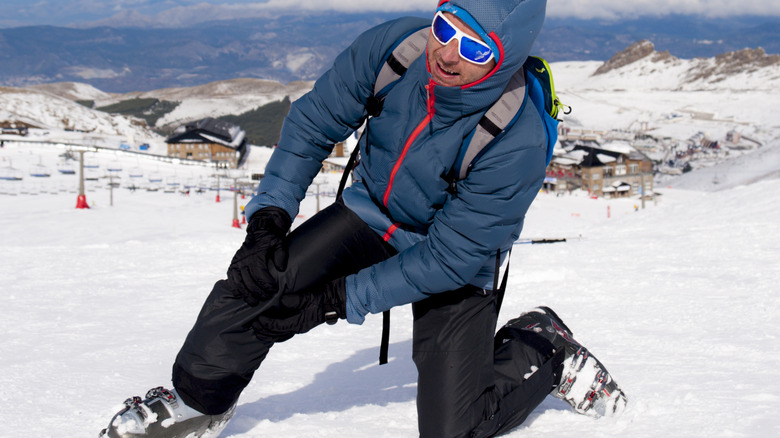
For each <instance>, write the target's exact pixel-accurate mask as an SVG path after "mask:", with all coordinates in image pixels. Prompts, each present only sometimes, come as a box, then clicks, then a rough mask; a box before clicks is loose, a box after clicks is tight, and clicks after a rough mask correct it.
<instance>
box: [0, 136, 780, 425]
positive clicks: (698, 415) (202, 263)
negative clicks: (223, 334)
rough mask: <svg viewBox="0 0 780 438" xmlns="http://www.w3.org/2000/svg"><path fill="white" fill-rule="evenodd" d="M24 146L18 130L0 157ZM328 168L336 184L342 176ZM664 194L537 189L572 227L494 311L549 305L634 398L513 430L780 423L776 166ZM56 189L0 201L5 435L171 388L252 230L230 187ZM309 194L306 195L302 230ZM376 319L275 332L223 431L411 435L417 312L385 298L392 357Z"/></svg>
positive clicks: (90, 420)
mask: <svg viewBox="0 0 780 438" xmlns="http://www.w3.org/2000/svg"><path fill="white" fill-rule="evenodd" d="M29 147H30V146H29V145H20V146H17V145H15V144H7V145H6V146H5V147H4V148H3V149H0V154H1V155H2V156H3V158H9V159H10V157H11V156H16V157H18V156H19V155H20V154H21V155H23V154H24V153H25V152H26V150H23V149H22V148H29ZM58 152H60V151H58ZM55 154H56V152H55ZM28 155H29V154H28ZM42 155H43V154H42ZM759 158H760V156H759ZM19 160H20V159H19V158H17V159H16V161H19ZM16 161H14V162H16ZM44 161H45V160H44ZM139 165H140V166H146V170H147V173H148V172H149V171H151V170H154V169H155V167H154V164H145V163H143V162H141V163H139ZM743 166H748V164H743ZM150 168H151V170H150ZM163 170H164V169H163ZM157 171H159V169H158V170H157ZM179 172H180V173H181V172H182V171H181V170H180V171H179ZM52 178H54V177H52ZM61 178H64V177H61ZM70 178H73V177H70ZM323 178H324V179H325V180H327V181H328V182H329V183H330V184H332V185H333V186H334V187H335V185H336V184H337V180H338V175H337V174H326V175H324V176H323ZM26 179H27V178H26ZM74 180H75V179H72V180H70V181H71V183H73V181H74ZM323 191H326V190H323ZM660 191H661V192H662V193H663V196H661V197H660V198H659V200H658V201H657V203H656V202H651V201H650V202H647V203H646V208H645V209H641V208H638V209H637V210H636V211H635V206H636V207H639V201H638V200H636V199H624V200H609V201H608V200H603V199H590V198H589V197H587V196H585V195H584V194H582V193H577V192H575V193H574V194H572V195H565V196H562V197H557V196H554V195H553V194H544V193H541V194H539V196H538V198H537V200H536V201H535V202H534V204H533V205H532V207H531V210H530V211H529V214H528V218H527V222H526V226H525V231H524V237H529V238H558V237H568V238H569V240H568V241H567V242H566V243H556V244H549V245H517V246H515V251H514V253H513V256H512V259H511V264H512V266H511V270H510V281H509V290H508V292H507V297H506V300H505V304H504V307H503V308H502V312H501V316H500V321H506V320H507V319H509V318H511V317H513V316H516V315H518V314H519V313H520V312H522V311H523V310H526V309H528V308H531V307H533V306H536V305H540V304H545V305H549V306H551V307H553V308H554V309H556V311H557V312H558V313H559V314H560V315H561V316H562V318H564V320H565V322H566V323H567V325H569V327H571V328H572V330H573V331H574V334H575V337H576V338H577V339H578V340H579V341H580V342H582V343H583V344H584V345H586V346H587V347H589V348H590V349H591V350H592V351H593V352H594V354H596V356H597V357H598V358H599V359H600V360H602V361H603V362H604V363H605V365H606V366H607V367H608V369H609V370H610V372H611V373H612V374H613V376H614V377H615V379H616V380H617V381H618V383H619V384H620V385H621V386H622V387H623V389H624V390H625V392H626V393H627V395H628V397H629V406H628V409H627V410H626V412H625V413H624V414H623V415H622V416H620V417H618V418H614V419H600V420H594V419H592V418H589V417H585V416H581V415H578V414H576V413H574V412H573V411H572V410H570V409H569V408H568V406H567V405H565V404H564V403H563V402H561V401H559V400H556V399H553V398H551V397H548V399H547V400H546V401H545V402H544V403H543V404H542V405H541V406H540V407H539V408H538V409H537V410H536V411H535V412H534V413H533V414H532V415H531V417H530V418H529V419H528V421H526V423H525V424H524V425H522V426H521V427H520V428H518V429H517V430H515V431H513V432H512V433H510V434H509V435H507V436H517V437H521V436H542V435H547V434H552V435H554V436H558V437H579V436H582V434H583V433H587V434H588V435H589V436H626V435H628V436H632V437H656V436H744V437H752V436H759V437H763V436H775V435H776V434H777V432H780V420H777V419H776V416H775V415H774V414H773V409H772V408H773V407H774V405H776V403H777V401H778V399H780V396H778V395H777V394H778V390H779V389H780V388H779V387H778V384H777V383H776V380H775V379H774V374H773V368H772V367H771V366H767V364H773V363H778V361H780V351H778V347H777V345H778V343H777V333H778V328H780V323H778V322H777V318H776V315H777V312H778V311H780V309H779V308H778V307H779V306H778V297H777V293H776V284H777V283H778V281H780V272H779V271H778V269H777V260H778V257H780V247H778V245H777V244H776V243H777V242H778V241H780V240H779V239H780V231H778V228H777V226H776V223H775V222H776V218H777V216H778V214H780V202H779V201H780V199H778V198H780V195H779V193H780V180H779V179H767V180H764V181H760V182H757V183H755V184H752V185H749V186H738V187H735V188H732V189H727V190H721V191H718V192H709V193H707V192H696V191H687V190H679V189H662V190H660ZM56 193H57V194H52V193H48V194H39V195H37V196H32V195H26V196H25V195H17V196H2V195H0V203H2V207H3V214H2V215H0V241H1V242H2V245H1V246H0V284H2V285H3V296H4V298H5V300H4V305H3V307H2V310H0V332H2V333H4V336H3V337H2V340H0V349H1V350H2V351H3V354H2V356H1V357H0V370H2V373H0V387H2V388H3V391H2V395H0V400H2V402H3V405H4V406H5V409H3V410H2V411H0V422H2V424H3V435H4V436H9V437H28V436H94V434H96V433H97V432H98V431H99V430H100V429H101V428H103V427H105V426H106V425H107V424H108V421H109V420H110V418H111V416H112V415H113V414H114V413H115V411H117V410H118V409H119V408H120V407H121V402H122V401H123V400H124V399H125V398H127V397H129V396H131V395H135V394H138V395H143V393H144V392H145V391H146V390H147V389H149V388H151V387H153V386H158V385H167V384H168V383H169V379H170V366H171V364H172V362H173V359H174V357H175V354H176V352H177V350H178V348H179V346H180V344H181V342H182V341H183V338H184V336H185V335H186V333H187V331H188V330H189V328H190V326H191V324H192V323H193V321H194V319H195V317H196V315H197V313H198V310H199V308H200V305H201V303H202V301H203V300H204V298H205V297H206V295H207V294H208V292H209V291H210V287H211V285H212V284H213V282H214V281H216V280H218V279H220V278H223V277H224V273H225V270H226V269H227V266H228V264H229V262H230V259H231V257H232V254H233V252H234V251H235V250H236V248H238V246H239V245H240V244H241V241H242V240H243V232H242V231H241V230H237V229H234V228H232V227H231V226H230V224H231V221H232V214H233V203H232V202H229V200H230V198H229V196H230V195H229V194H223V202H221V203H216V202H215V197H214V194H213V192H207V193H205V194H202V195H195V194H193V195H190V196H189V197H187V196H182V195H178V194H166V193H162V192H146V191H136V192H134V193H133V192H130V191H128V190H126V189H115V190H114V194H113V196H114V206H113V207H110V206H109V193H108V191H107V190H106V189H96V190H95V191H92V192H88V193H87V199H88V202H89V203H90V204H92V205H93V208H91V209H90V210H76V209H75V208H74V207H75V203H76V199H75V194H73V193H70V192H65V193H62V192H56ZM226 201H227V202H226ZM247 201H248V199H246V200H240V202H241V205H243V204H244V203H245V202H247ZM328 201H332V198H328V199H325V200H323V205H324V204H325V203H327V202H328ZM315 205H316V200H315V199H313V197H312V196H310V197H307V198H306V199H305V200H304V202H303V206H302V209H301V212H302V215H303V216H304V217H302V218H298V219H297V220H296V225H297V224H299V223H300V221H301V220H303V219H305V217H308V216H310V215H312V214H313V213H314V209H315ZM608 212H609V213H608ZM380 327H381V318H379V317H377V316H374V317H369V318H368V320H367V322H366V323H365V324H364V325H363V326H351V325H348V324H346V323H344V322H340V323H339V324H337V325H335V326H333V327H330V326H323V327H319V328H317V329H315V330H314V331H312V332H311V333H309V334H307V335H304V336H299V337H297V338H294V339H293V340H291V341H289V342H287V343H284V344H281V345H278V346H276V347H275V348H274V349H273V351H272V353H271V354H270V355H269V357H268V359H267V360H266V362H265V363H264V364H263V366H262V368H261V369H260V371H259V372H258V373H257V374H256V376H255V379H254V381H253V382H252V383H251V384H250V386H249V387H248V388H247V389H246V391H245V392H244V394H243V395H242V398H241V400H240V404H239V406H238V410H237V413H236V416H235V418H234V420H233V421H232V422H231V423H230V424H229V425H228V427H227V429H226V430H225V432H223V435H222V436H224V437H236V438H239V437H259V436H296V437H309V436H320V437H364V436H382V437H391V436H392V437H397V436H416V434H417V432H416V410H415V381H416V372H415V370H414V366H413V364H412V362H411V312H410V310H409V308H408V307H405V308H401V309H397V310H395V311H394V312H393V325H392V327H393V328H392V333H391V346H390V355H391V359H390V363H389V364H388V365H385V366H382V367H379V366H378V365H377V358H378V343H379V333H380ZM31 419H35V421H31Z"/></svg>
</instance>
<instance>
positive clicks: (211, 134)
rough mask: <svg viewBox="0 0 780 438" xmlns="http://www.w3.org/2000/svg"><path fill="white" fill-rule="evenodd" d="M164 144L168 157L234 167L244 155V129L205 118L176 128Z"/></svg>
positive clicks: (245, 147)
mask: <svg viewBox="0 0 780 438" xmlns="http://www.w3.org/2000/svg"><path fill="white" fill-rule="evenodd" d="M165 143H167V144H168V156H169V157H173V158H182V159H188V160H199V161H210V162H214V163H217V166H218V167H225V168H230V169H235V168H237V167H238V165H239V163H241V162H242V160H243V158H244V156H245V155H246V151H247V145H246V132H245V131H244V130H243V129H241V128H240V127H239V126H236V125H234V124H232V123H228V122H225V121H222V120H217V119H214V118H211V117H207V118H205V119H202V120H198V121H195V122H192V123H187V124H185V125H182V126H180V127H178V128H177V129H176V130H175V131H174V132H173V134H171V135H170V136H169V137H168V138H167V139H166V140H165Z"/></svg>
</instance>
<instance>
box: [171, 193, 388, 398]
mask: <svg viewBox="0 0 780 438" xmlns="http://www.w3.org/2000/svg"><path fill="white" fill-rule="evenodd" d="M288 239H289V242H288V243H289V259H288V263H287V270H286V271H285V272H283V273H281V276H280V278H279V284H280V293H285V292H287V291H290V292H294V291H296V290H300V289H303V288H306V287H308V286H311V285H313V284H314V283H316V282H318V281H328V280H330V279H332V278H335V277H339V276H343V275H347V274H349V273H353V272H357V271H358V270H360V269H362V268H363V267H366V266H370V265H372V264H374V263H377V262H379V261H381V260H384V259H386V258H388V257H390V256H392V255H393V253H394V251H395V250H394V249H393V248H392V247H390V246H389V245H388V244H387V243H386V242H384V241H383V240H382V239H381V238H380V237H379V236H378V235H377V234H376V233H375V232H374V231H373V230H371V229H370V228H369V227H368V226H367V225H366V224H365V223H363V221H361V220H360V218H358V217H357V216H356V215H355V214H354V213H353V212H352V211H351V210H349V209H348V208H347V207H346V206H344V204H343V203H341V202H336V203H334V204H333V205H331V206H329V207H328V208H326V209H325V210H323V211H321V212H320V213H318V214H317V215H315V216H313V217H312V218H311V219H310V220H308V221H306V222H305V223H303V224H301V226H299V227H298V228H296V229H295V230H294V231H293V232H292V233H290V235H289V237H288ZM271 304H273V303H272V302H271V303H261V304H260V305H258V306H255V307H252V306H249V305H248V304H246V303H245V302H244V300H243V298H242V297H241V296H239V295H237V294H235V293H234V292H233V291H232V290H230V288H229V287H228V285H227V282H226V281H219V282H217V283H216V284H215V285H214V289H213V290H212V292H211V295H209V297H208V299H207V300H206V302H205V304H204V305H203V309H202V310H201V312H200V315H199V316H198V319H197V321H196V322H195V325H194V326H193V328H192V330H191V331H190V333H189V335H188V336H187V338H186V340H185V342H184V345H183V346H182V349H181V350H180V352H179V355H178V356H177V358H176V363H175V364H174V367H173V384H174V387H175V388H176V389H177V391H178V392H179V393H180V394H181V397H182V398H183V399H184V400H185V402H186V403H187V404H188V405H190V406H192V407H193V408H195V409H198V410H199V411H201V412H203V413H222V412H224V411H225V410H227V409H229V408H230V406H232V405H233V404H234V403H235V402H236V400H237V399H238V396H239V395H240V393H241V391H242V390H243V389H244V388H245V387H246V385H247V384H249V381H250V380H251V378H252V375H253V373H254V372H255V370H257V368H258V367H259V366H260V364H261V363H262V361H263V360H264V359H265V357H266V355H267V354H268V351H269V349H270V348H271V346H272V345H273V342H268V341H261V340H259V339H258V338H257V337H256V336H255V333H254V331H253V330H252V328H251V325H252V322H253V321H254V320H255V319H256V318H257V316H258V315H259V314H260V313H261V312H262V311H264V310H265V309H267V308H268V306H269V305H271Z"/></svg>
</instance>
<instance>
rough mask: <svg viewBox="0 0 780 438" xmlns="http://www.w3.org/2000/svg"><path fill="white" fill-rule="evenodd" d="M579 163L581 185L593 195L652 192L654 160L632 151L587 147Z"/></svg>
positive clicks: (605, 195) (620, 195)
mask: <svg viewBox="0 0 780 438" xmlns="http://www.w3.org/2000/svg"><path fill="white" fill-rule="evenodd" d="M575 150H583V151H584V152H585V154H584V155H583V160H582V162H580V164H579V168H580V176H581V180H582V188H583V189H584V190H587V191H588V192H589V193H590V194H591V195H595V196H603V197H610V198H621V197H629V196H638V195H641V194H646V193H652V192H653V162H652V161H650V160H649V159H648V158H647V157H645V156H644V155H642V154H640V153H639V152H636V151H634V150H632V151H614V150H608V149H599V148H593V147H590V148H584V147H581V149H576V148H575Z"/></svg>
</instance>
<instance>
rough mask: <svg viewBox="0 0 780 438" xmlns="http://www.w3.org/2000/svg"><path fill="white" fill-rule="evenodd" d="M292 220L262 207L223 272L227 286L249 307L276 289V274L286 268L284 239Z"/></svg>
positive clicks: (275, 208) (278, 210) (262, 300)
mask: <svg viewBox="0 0 780 438" xmlns="http://www.w3.org/2000/svg"><path fill="white" fill-rule="evenodd" d="M291 223H292V221H291V220H290V216H289V215H288V214H287V212H286V211H284V210H282V209H281V208H278V207H265V208H262V209H260V210H258V211H256V212H255V213H254V214H253V215H252V217H251V219H250V220H249V225H248V226H247V227H246V239H244V243H243V244H242V245H241V248H239V249H238V251H236V255H235V256H233V261H231V262H230V267H229V268H228V271H227V277H228V278H227V279H228V284H229V285H230V287H231V289H233V291H235V292H237V293H239V294H241V296H243V297H244V301H246V302H247V304H249V305H250V306H256V305H258V304H259V303H260V302H264V301H267V300H269V299H271V298H272V297H273V296H274V295H275V294H276V292H277V291H278V289H279V283H278V282H277V281H276V275H275V272H271V270H272V269H275V270H276V272H279V271H284V270H285V269H287V245H286V243H285V241H284V236H285V235H286V234H287V231H288V230H289V229H290V225H291Z"/></svg>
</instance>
